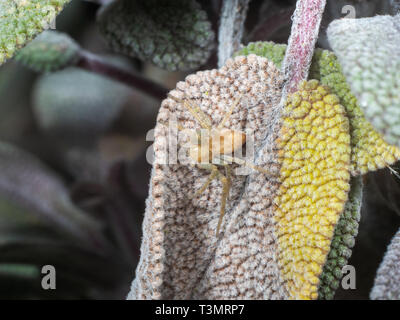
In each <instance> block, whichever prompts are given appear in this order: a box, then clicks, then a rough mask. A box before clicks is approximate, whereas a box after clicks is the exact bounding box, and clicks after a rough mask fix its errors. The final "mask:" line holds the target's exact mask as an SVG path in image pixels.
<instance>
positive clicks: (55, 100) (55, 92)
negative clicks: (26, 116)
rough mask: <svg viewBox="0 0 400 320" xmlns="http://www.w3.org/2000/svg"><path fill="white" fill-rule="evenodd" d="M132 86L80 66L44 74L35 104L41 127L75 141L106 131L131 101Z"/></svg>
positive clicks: (39, 81) (35, 91) (37, 85)
mask: <svg viewBox="0 0 400 320" xmlns="http://www.w3.org/2000/svg"><path fill="white" fill-rule="evenodd" d="M131 93H132V91H131V89H130V88H129V87H127V86H125V85H123V84H121V83H119V82H116V81H114V80H111V79H108V78H106V77H103V76H100V75H98V74H95V73H92V72H88V71H85V70H81V69H78V68H67V69H65V70H62V71H57V72H55V73H51V74H45V75H42V76H41V77H40V78H39V79H38V81H37V82H36V84H35V87H34V94H33V103H34V112H35V115H36V118H37V120H38V123H39V127H40V128H41V129H42V130H43V131H44V132H46V133H48V134H50V135H55V136H57V137H60V138H64V139H66V140H68V141H71V142H74V143H75V142H77V143H82V142H84V141H90V139H93V138H95V137H97V136H99V135H100V134H102V133H104V132H105V131H106V129H108V127H109V126H110V125H111V123H112V121H113V120H114V119H115V118H116V117H117V116H118V114H119V112H120V111H121V109H122V108H123V107H124V105H125V104H126V102H127V101H128V99H129V97H130V95H131Z"/></svg>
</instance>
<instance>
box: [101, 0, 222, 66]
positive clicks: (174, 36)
mask: <svg viewBox="0 0 400 320" xmlns="http://www.w3.org/2000/svg"><path fill="white" fill-rule="evenodd" d="M98 22H99V26H100V31H101V32H102V34H103V35H104V37H105V39H106V40H107V43H108V45H109V46H110V47H111V48H112V49H113V50H114V51H115V52H119V53H123V54H126V55H129V56H132V57H137V58H139V59H141V60H145V61H148V60H150V61H151V62H152V63H154V64H155V65H157V66H159V67H161V68H164V69H167V70H170V71H175V70H189V69H194V68H197V67H199V66H200V65H202V64H203V63H205V62H206V61H207V59H208V58H209V56H210V54H211V50H212V49H213V43H214V37H215V35H214V32H213V31H212V29H211V23H210V22H209V21H208V20H207V14H206V13H205V11H203V10H201V7H200V5H199V4H198V3H197V2H196V1H194V0H161V1H160V0H150V1H149V0H120V1H113V2H112V3H111V4H109V5H106V6H104V7H103V8H102V10H101V12H100V13H99V16H98Z"/></svg>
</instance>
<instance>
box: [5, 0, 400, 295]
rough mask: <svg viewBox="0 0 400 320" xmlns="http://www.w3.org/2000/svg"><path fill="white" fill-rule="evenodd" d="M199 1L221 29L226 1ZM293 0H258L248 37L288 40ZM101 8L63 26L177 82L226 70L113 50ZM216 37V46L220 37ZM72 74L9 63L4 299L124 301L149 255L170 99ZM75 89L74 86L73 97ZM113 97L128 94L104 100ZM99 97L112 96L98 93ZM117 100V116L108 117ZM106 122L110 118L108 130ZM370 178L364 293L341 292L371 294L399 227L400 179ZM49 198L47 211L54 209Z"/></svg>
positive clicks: (359, 250)
mask: <svg viewBox="0 0 400 320" xmlns="http://www.w3.org/2000/svg"><path fill="white" fill-rule="evenodd" d="M198 2H199V3H200V5H201V7H202V9H203V10H205V11H206V13H207V16H208V18H209V20H210V21H211V24H212V28H213V30H214V32H215V34H216V35H217V34H218V33H217V29H218V24H219V10H220V1H209V0H201V1H198ZM349 2H351V1H349ZM294 3H295V1H290V0H286V1H278V0H276V1H272V0H271V1H262V0H253V1H251V3H250V7H249V11H248V16H247V20H246V31H245V34H244V43H247V42H250V41H256V40H272V41H275V42H278V43H286V42H287V39H288V37H289V33H290V23H291V20H290V17H291V14H292V12H293V10H294ZM371 5H372V4H371ZM98 8H99V6H98V4H96V3H93V2H86V1H79V0H73V1H72V2H71V4H70V5H68V6H67V8H66V9H65V10H64V11H63V12H62V14H61V15H60V16H59V17H58V18H57V30H58V31H62V32H65V33H67V34H69V35H70V36H71V37H72V38H73V39H75V40H76V41H77V42H78V43H79V44H80V45H81V47H83V48H84V49H86V50H88V51H90V52H93V53H96V54H98V55H101V56H102V57H104V58H105V59H106V60H107V61H110V63H111V62H112V63H115V64H117V65H119V66H121V67H122V68H124V69H126V70H132V71H133V72H135V73H137V74H140V75H141V76H143V77H145V78H147V79H150V80H152V81H154V82H157V83H158V84H160V85H162V86H164V87H165V88H167V89H172V88H174V87H175V84H176V82H177V81H179V80H183V79H184V78H185V76H186V75H187V74H189V73H191V72H193V71H196V70H201V69H203V70H204V69H212V68H215V67H216V62H217V59H216V54H215V52H216V51H215V49H214V51H213V53H212V54H211V57H210V58H209V59H208V61H207V62H206V63H205V64H203V65H202V66H201V67H200V68H199V69H196V70H189V71H185V72H179V71H175V72H170V71H165V70H162V69H160V68H158V67H156V66H154V65H153V64H151V63H150V62H144V61H141V60H139V59H135V58H130V57H126V56H122V55H116V54H113V52H111V50H110V49H109V48H108V47H107V45H106V43H105V41H104V38H103V37H102V36H101V34H100V32H99V28H98V26H97V25H96V13H97V10H98ZM376 13H383V12H380V11H379V8H377V9H374V10H372V13H371V12H368V13H367V14H369V15H374V14H376ZM337 17H340V12H329V10H328V11H327V13H326V19H325V20H326V21H325V22H324V23H323V26H322V32H321V38H320V43H319V45H320V46H326V40H325V38H324V34H323V33H324V28H325V27H326V25H327V22H329V21H330V20H332V19H333V18H337ZM144 36H145V35H144ZM214 42H215V47H216V44H217V36H216V37H215V39H214ZM62 72H64V71H62ZM62 72H61V73H60V74H58V75H57V77H56V78H49V77H52V75H41V74H40V73H35V72H33V71H31V70H29V69H28V68H26V67H24V66H22V65H20V64H18V63H17V62H16V61H14V60H11V61H9V62H8V63H6V64H5V65H3V66H1V67H0V168H1V170H4V171H3V172H0V298H2V299H32V298H33V299H35V298H46V299H55V298H61V299H123V298H125V296H126V294H127V293H128V290H129V286H130V282H131V280H132V279H133V278H134V271H135V267H136V264H137V262H138V259H139V254H140V252H139V248H140V241H141V222H142V215H143V212H144V207H145V200H146V197H147V192H148V181H149V177H150V170H151V166H150V164H149V163H148V162H147V161H146V152H147V149H148V147H149V146H150V144H151V141H146V134H147V133H148V131H149V130H150V129H151V128H153V127H154V125H155V121H156V116H157V112H158V107H159V105H160V103H161V101H160V100H159V99H156V98H153V97H150V96H148V95H146V93H145V92H142V91H140V90H137V89H135V88H128V87H127V86H125V85H122V84H120V83H117V82H115V81H113V80H109V79H107V80H105V79H104V78H103V80H101V79H100V80H98V81H100V82H101V81H113V82H114V83H109V82H104V83H102V85H104V89H103V91H102V92H98V91H96V90H95V89H93V88H91V87H90V81H91V80H90V79H91V78H90V77H91V75H90V74H89V75H88V74H87V73H88V71H82V70H75V71H71V70H69V71H67V73H66V74H64V75H63V74H62ZM96 76H97V77H101V76H98V75H96ZM46 79H48V80H46ZM57 79H58V80H57ZM66 79H67V80H66ZM68 79H72V80H71V81H68ZM96 86H97V85H96ZM67 90H69V91H67ZM65 92H70V94H69V95H67V96H66V95H64V96H63V93H65ZM113 94H117V95H118V97H119V98H121V97H123V99H122V98H121V99H110V100H107V99H106V98H107V97H110V96H112V95H113ZM91 95H92V97H91ZM93 95H96V97H102V95H104V98H103V99H102V98H99V99H98V100H95V99H94V100H93V101H92V100H91V99H92V98H93ZM117 100H118V101H117ZM112 108H114V109H115V110H116V111H115V116H113V117H111V118H110V119H108V118H107V119H105V118H104V117H105V114H106V112H105V111H109V110H111V109H112ZM114 109H113V110H114ZM102 121H104V123H105V124H106V125H105V126H104V128H103V127H101V128H100V129H101V130H98V129H99V126H100V123H101V122H102ZM10 145H13V146H14V147H10ZM9 147H10V148H11V149H10V148H9ZM13 148H18V149H20V150H24V151H21V152H19V151H18V152H17V151H15V150H14V149H13ZM10 150H11V151H10ZM13 150H14V151H15V152H14V151H13ZM10 154H11V155H10ZM37 161H40V162H41V165H39V166H38V165H37V163H36V162H37ZM42 165H43V166H44V167H42ZM5 171H8V172H9V175H7V174H6V175H4V174H3V173H4V172H5ZM4 176H5V177H4ZM7 179H8V180H7ZM12 180H15V181H12ZM364 180H365V181H364V182H365V186H366V188H365V190H364V203H363V210H362V215H361V223H360V229H359V237H358V238H357V240H356V245H355V248H354V250H353V256H352V258H351V259H350V261H349V263H350V264H352V265H354V266H355V267H356V270H357V289H356V290H347V291H345V290H339V291H338V293H337V295H336V298H350V299H351V298H352V299H367V298H368V294H369V291H370V288H371V287H372V284H373V279H374V276H375V272H376V270H377V267H378V266H379V263H380V261H381V259H382V256H383V254H384V252H385V249H386V246H387V244H388V243H389V241H390V239H391V238H392V236H393V235H394V233H395V231H396V230H398V228H399V226H400V216H399V213H400V211H399V210H400V207H399V206H400V203H399V195H400V189H399V179H398V178H397V177H395V176H394V175H393V174H391V173H390V172H389V171H379V172H377V173H373V174H369V175H367V176H366V177H365V179H364ZM11 182H15V183H16V185H17V186H18V183H19V184H20V186H21V189H22V186H23V185H27V184H29V185H32V188H31V192H27V193H24V194H21V192H20V191H19V190H18V188H17V189H15V188H11V187H10V183H11ZM53 184H56V185H57V186H59V185H61V186H59V188H60V190H58V191H57V193H56V195H54V192H52V190H51V189H52V188H53V187H51V188H48V186H49V185H50V186H53ZM69 197H70V199H71V200H72V201H70V202H68V201H67V202H68V203H67V204H66V200H65V198H69ZM43 204H48V207H49V209H48V210H47V211H46V210H45V211H46V212H45V213H43V212H42V211H43V210H42V208H41V206H42V205H43ZM38 212H39V213H38ZM77 212H78V213H77ZM75 215H78V216H85V217H89V219H90V221H89V222H85V221H81V219H80V218H79V219H77V221H75V222H74V223H75V224H73V227H72V228H69V229H68V230H67V229H66V227H65V224H63V221H62V219H64V218H65V219H67V220H68V219H72V218H71V217H73V216H75ZM74 226H75V227H74ZM74 228H75V229H74ZM82 229H83V230H84V231H83V234H82ZM48 264H49V265H54V266H55V267H56V270H57V290H43V289H42V288H41V286H40V279H41V277H42V275H41V274H40V271H41V267H42V266H43V265H48Z"/></svg>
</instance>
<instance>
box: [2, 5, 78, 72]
mask: <svg viewBox="0 0 400 320" xmlns="http://www.w3.org/2000/svg"><path fill="white" fill-rule="evenodd" d="M68 2H70V0H1V1H0V65H1V64H2V63H4V62H5V61H6V59H8V58H11V57H12V56H13V55H14V54H15V53H16V51H17V50H18V49H20V48H22V47H23V46H24V45H25V44H26V43H27V42H28V41H30V40H32V39H33V38H34V37H35V36H36V35H37V34H38V33H40V32H42V31H43V30H44V29H46V28H49V26H50V24H51V23H52V21H54V19H55V18H56V16H57V14H58V13H59V12H60V11H61V10H62V8H63V6H64V5H65V4H66V3H68Z"/></svg>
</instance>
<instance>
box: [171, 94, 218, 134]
mask: <svg viewBox="0 0 400 320" xmlns="http://www.w3.org/2000/svg"><path fill="white" fill-rule="evenodd" d="M168 97H169V98H171V99H172V100H175V101H176V102H179V103H182V104H183V105H184V107H185V108H186V109H188V111H189V112H190V113H191V114H192V116H193V117H194V118H195V119H196V120H197V122H198V123H199V124H200V126H201V127H202V128H203V129H208V130H210V129H211V121H210V119H209V118H208V117H207V115H206V114H205V113H204V112H203V111H202V110H201V109H200V107H199V106H198V105H194V106H193V104H192V103H189V102H188V101H187V100H182V99H179V98H177V97H174V96H173V95H172V94H168Z"/></svg>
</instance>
